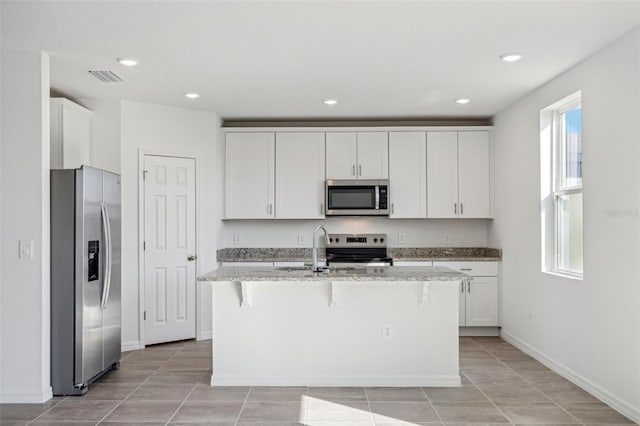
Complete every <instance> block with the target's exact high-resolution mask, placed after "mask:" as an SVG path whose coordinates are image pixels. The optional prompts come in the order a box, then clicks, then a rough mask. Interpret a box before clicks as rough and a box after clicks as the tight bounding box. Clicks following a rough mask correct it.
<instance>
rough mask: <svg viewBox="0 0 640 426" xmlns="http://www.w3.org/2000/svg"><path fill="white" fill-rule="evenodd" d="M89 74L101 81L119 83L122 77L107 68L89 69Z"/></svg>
mask: <svg viewBox="0 0 640 426" xmlns="http://www.w3.org/2000/svg"><path fill="white" fill-rule="evenodd" d="M89 74H91V75H92V76H94V77H95V78H97V79H98V80H100V81H101V82H103V83H120V82H121V81H122V77H120V76H119V75H118V74H116V73H115V72H113V71H108V70H90V71H89Z"/></svg>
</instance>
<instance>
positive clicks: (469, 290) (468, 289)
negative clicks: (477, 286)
mask: <svg viewBox="0 0 640 426" xmlns="http://www.w3.org/2000/svg"><path fill="white" fill-rule="evenodd" d="M467 293H471V281H467Z"/></svg>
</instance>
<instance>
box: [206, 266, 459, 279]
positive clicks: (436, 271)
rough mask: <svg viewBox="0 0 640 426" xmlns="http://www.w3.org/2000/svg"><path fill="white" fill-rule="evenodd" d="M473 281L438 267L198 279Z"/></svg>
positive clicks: (259, 270) (263, 271) (236, 273)
mask: <svg viewBox="0 0 640 426" xmlns="http://www.w3.org/2000/svg"><path fill="white" fill-rule="evenodd" d="M467 278H470V277H469V276H468V275H465V274H463V273H461V272H458V271H454V270H453V269H449V268H443V267H439V266H403V267H393V266H391V267H375V266H370V267H362V268H331V269H330V270H329V271H327V272H318V273H315V272H311V270H309V269H305V270H300V269H279V268H270V267H233V266H231V267H229V266H225V267H222V268H218V269H216V270H214V271H211V272H209V273H207V274H205V275H202V276H200V277H198V281H213V282H229V281H240V282H242V281H252V282H253V281H312V282H313V281H319V282H327V281H367V282H370V281H382V282H384V281H412V282H415V281H460V280H464V279H467Z"/></svg>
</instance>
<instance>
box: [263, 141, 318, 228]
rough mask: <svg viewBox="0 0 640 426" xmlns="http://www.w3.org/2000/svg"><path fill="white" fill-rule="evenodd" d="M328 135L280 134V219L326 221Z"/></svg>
mask: <svg viewBox="0 0 640 426" xmlns="http://www.w3.org/2000/svg"><path fill="white" fill-rule="evenodd" d="M324 155H325V144H324V133H319V132H316V133H308V132H305V133H302V132H300V133H276V210H275V212H276V218H278V219H322V218H324V187H325V181H324Z"/></svg>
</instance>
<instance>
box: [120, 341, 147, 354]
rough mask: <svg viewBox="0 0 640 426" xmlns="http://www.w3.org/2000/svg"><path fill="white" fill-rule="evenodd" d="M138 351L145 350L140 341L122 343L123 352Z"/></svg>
mask: <svg viewBox="0 0 640 426" xmlns="http://www.w3.org/2000/svg"><path fill="white" fill-rule="evenodd" d="M138 349H144V345H143V344H141V343H140V341H139V340H132V341H130V342H122V345H121V349H120V350H121V351H122V352H129V351H137V350H138Z"/></svg>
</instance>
